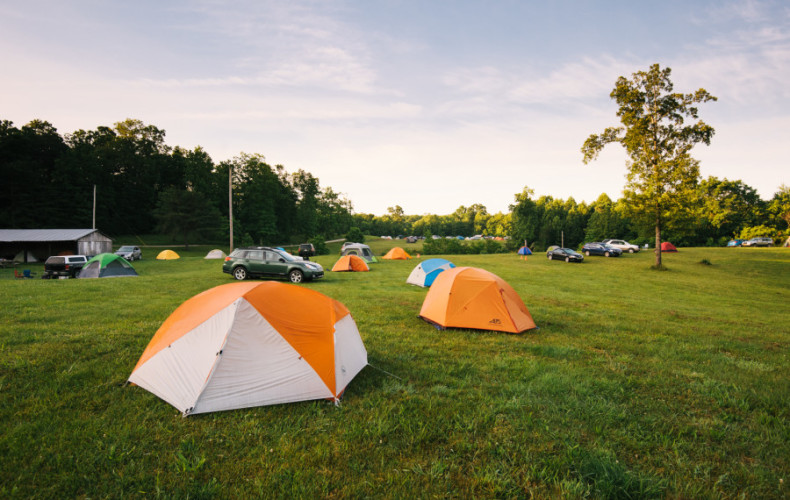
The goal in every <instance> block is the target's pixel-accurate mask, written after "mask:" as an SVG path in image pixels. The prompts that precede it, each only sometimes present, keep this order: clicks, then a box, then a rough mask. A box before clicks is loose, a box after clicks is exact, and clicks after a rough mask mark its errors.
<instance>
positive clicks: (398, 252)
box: [382, 247, 411, 260]
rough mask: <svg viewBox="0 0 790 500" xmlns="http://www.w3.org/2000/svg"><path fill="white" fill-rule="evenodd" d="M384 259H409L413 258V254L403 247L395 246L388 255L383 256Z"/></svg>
mask: <svg viewBox="0 0 790 500" xmlns="http://www.w3.org/2000/svg"><path fill="white" fill-rule="evenodd" d="M382 259H385V260H408V259H411V256H410V255H409V254H408V253H406V250H404V249H402V248H401V247H395V248H393V249H392V250H390V251H389V252H387V255H385V256H384V257H382Z"/></svg>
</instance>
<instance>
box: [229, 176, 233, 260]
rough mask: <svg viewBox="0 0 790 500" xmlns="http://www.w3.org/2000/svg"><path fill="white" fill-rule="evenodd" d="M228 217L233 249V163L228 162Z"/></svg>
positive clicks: (231, 249)
mask: <svg viewBox="0 0 790 500" xmlns="http://www.w3.org/2000/svg"><path fill="white" fill-rule="evenodd" d="M228 219H229V220H230V250H229V251H228V254H230V253H231V252H232V251H233V165H232V164H231V163H230V162H228Z"/></svg>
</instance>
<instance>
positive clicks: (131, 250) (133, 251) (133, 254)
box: [115, 245, 143, 262]
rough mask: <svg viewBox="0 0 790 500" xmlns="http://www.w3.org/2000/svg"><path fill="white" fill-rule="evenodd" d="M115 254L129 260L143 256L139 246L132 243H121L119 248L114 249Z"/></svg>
mask: <svg viewBox="0 0 790 500" xmlns="http://www.w3.org/2000/svg"><path fill="white" fill-rule="evenodd" d="M115 255H120V256H121V257H123V258H124V259H126V260H128V261H129V262H131V261H133V260H140V259H142V258H143V252H142V250H140V247H136V246H133V245H123V246H122V247H121V248H119V249H118V250H116V251H115Z"/></svg>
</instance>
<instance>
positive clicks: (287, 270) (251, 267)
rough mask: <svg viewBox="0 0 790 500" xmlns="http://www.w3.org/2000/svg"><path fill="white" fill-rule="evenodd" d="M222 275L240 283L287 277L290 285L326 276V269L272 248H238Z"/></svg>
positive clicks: (226, 258) (230, 256) (223, 265)
mask: <svg viewBox="0 0 790 500" xmlns="http://www.w3.org/2000/svg"><path fill="white" fill-rule="evenodd" d="M222 272H223V273H227V274H230V275H232V276H233V277H234V278H236V279H237V280H245V279H247V278H259V277H272V278H287V279H288V280H289V281H290V282H291V283H301V282H302V281H304V280H308V281H309V280H316V279H319V278H323V277H324V268H323V267H321V265H320V264H318V263H315V262H309V261H305V260H301V259H299V258H298V257H294V256H293V255H291V254H289V253H288V252H285V251H283V250H278V249H276V248H270V247H243V248H237V249H235V250H234V251H233V252H231V254H230V255H228V256H227V257H225V262H223V264H222Z"/></svg>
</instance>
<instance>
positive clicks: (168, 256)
mask: <svg viewBox="0 0 790 500" xmlns="http://www.w3.org/2000/svg"><path fill="white" fill-rule="evenodd" d="M180 258H181V256H180V255H178V254H177V253H175V252H174V251H172V250H162V251H161V252H159V255H157V256H156V260H175V259H180Z"/></svg>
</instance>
